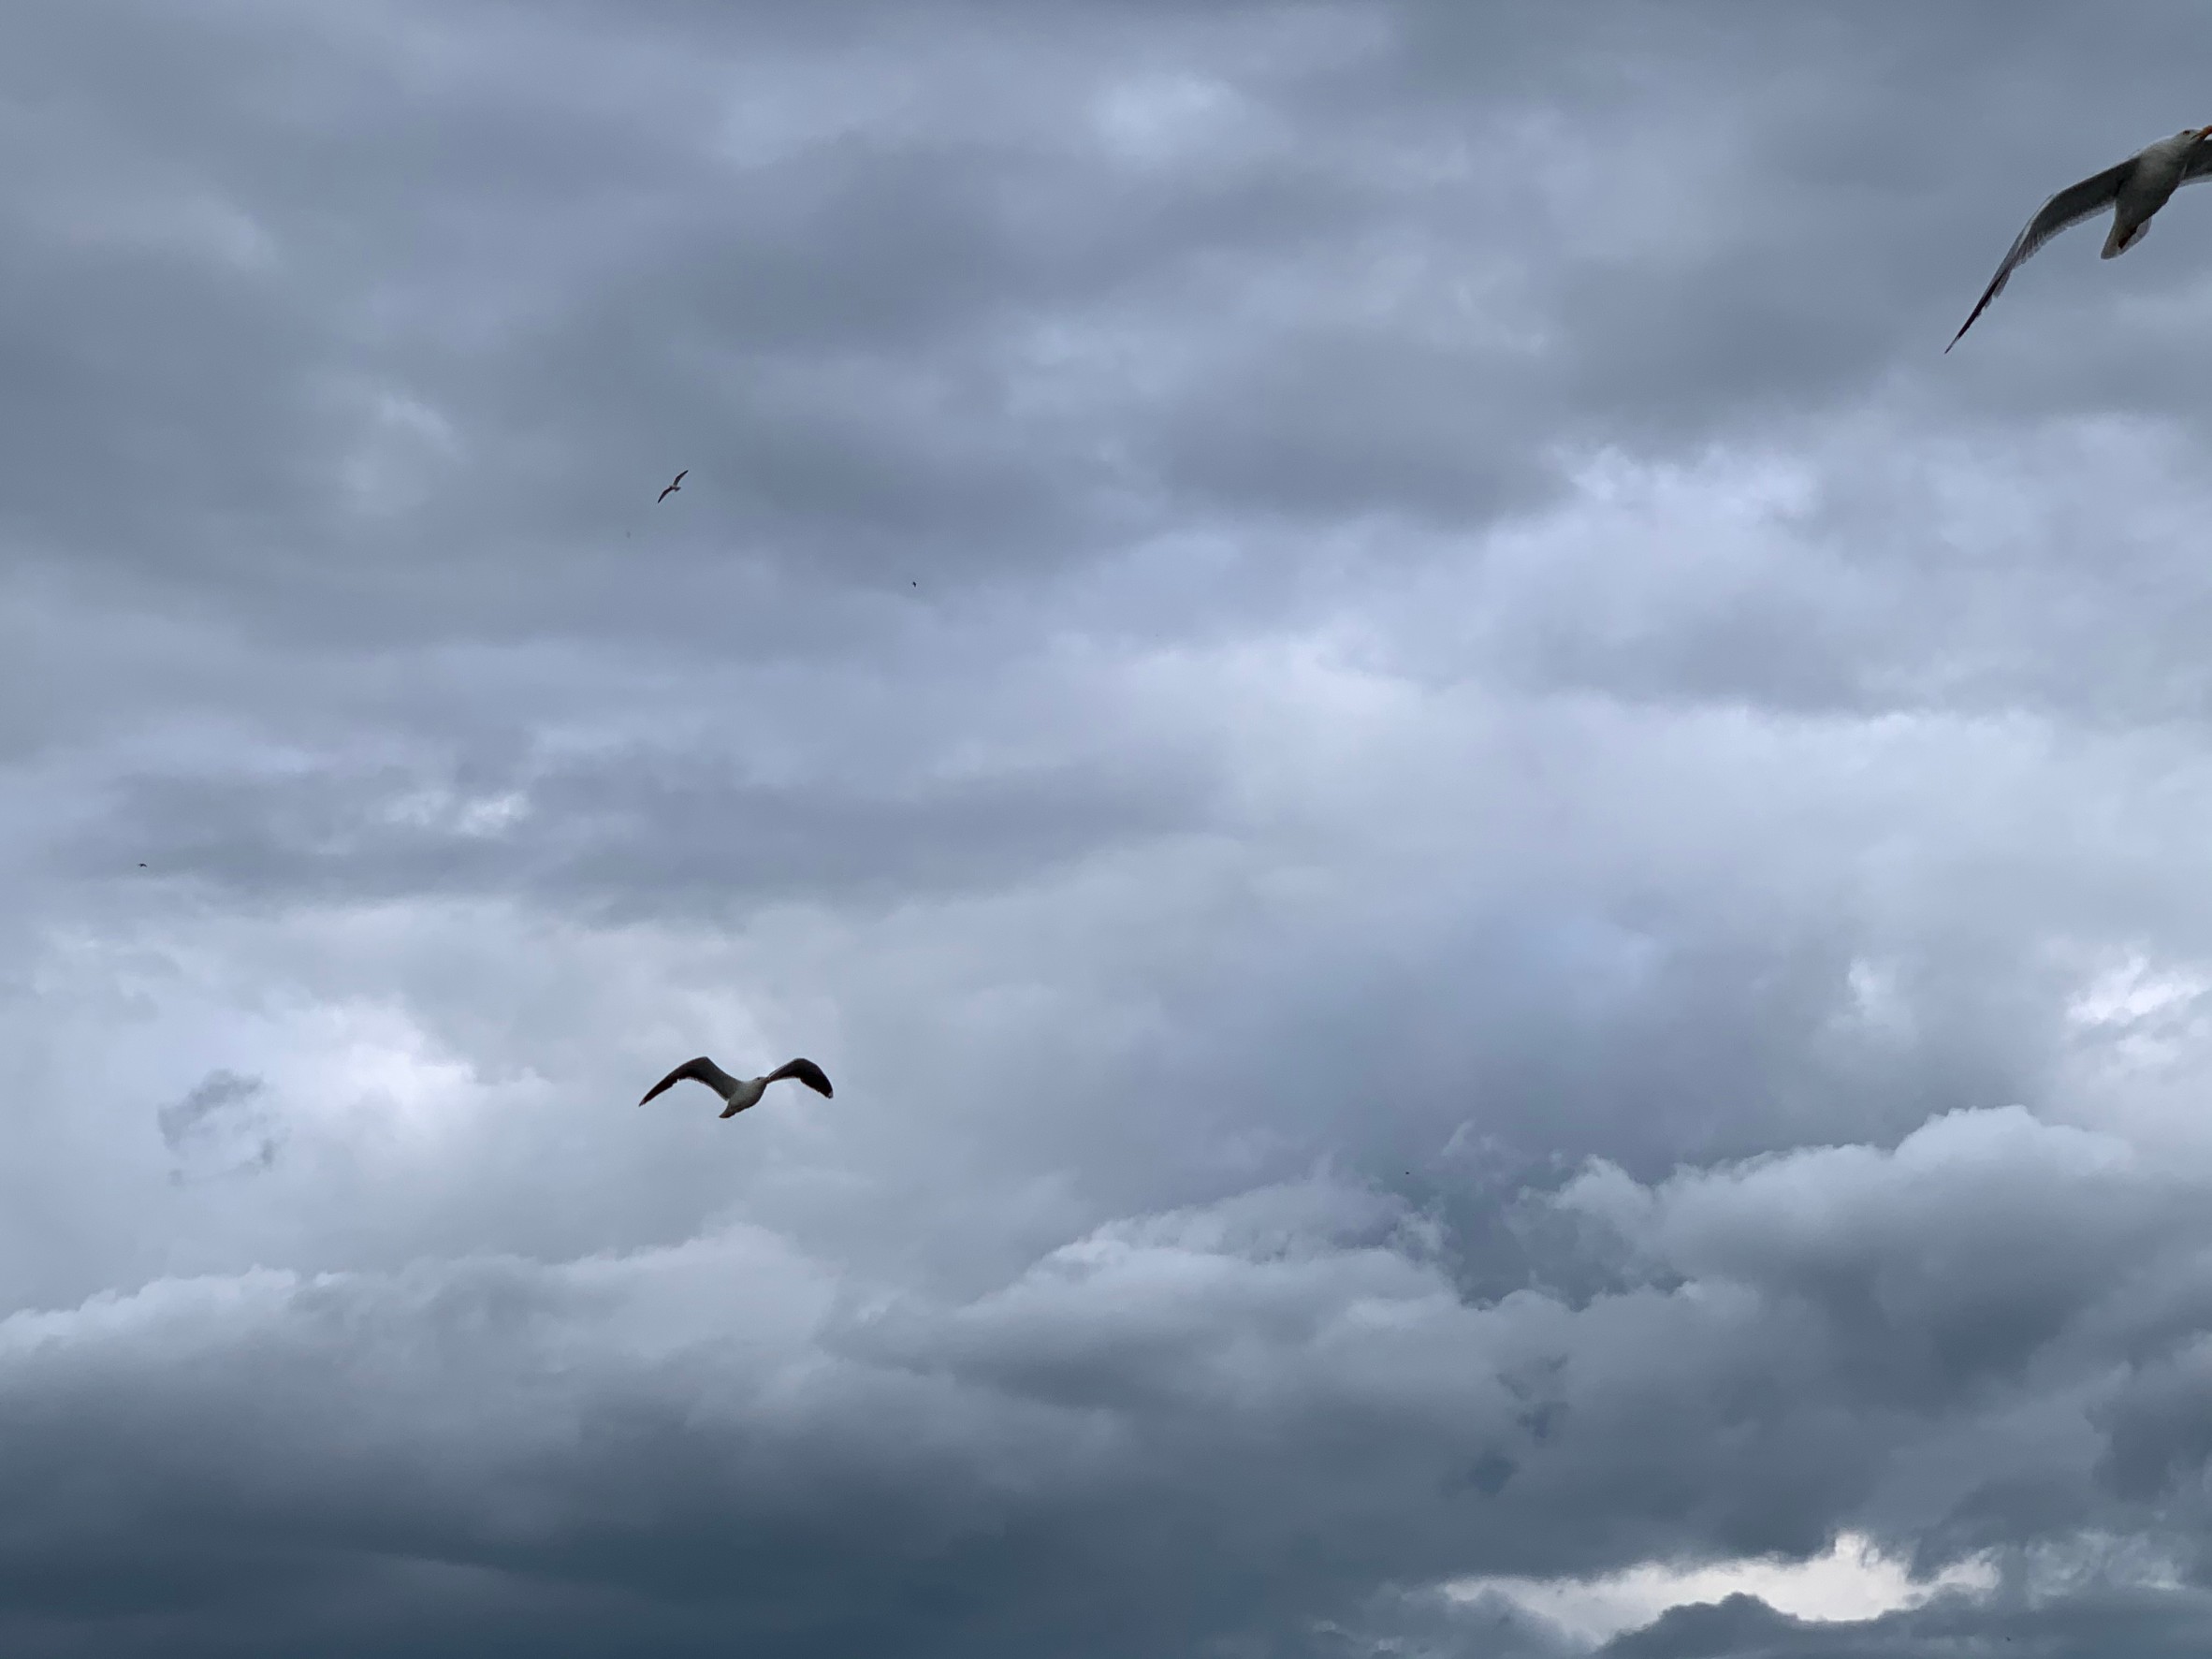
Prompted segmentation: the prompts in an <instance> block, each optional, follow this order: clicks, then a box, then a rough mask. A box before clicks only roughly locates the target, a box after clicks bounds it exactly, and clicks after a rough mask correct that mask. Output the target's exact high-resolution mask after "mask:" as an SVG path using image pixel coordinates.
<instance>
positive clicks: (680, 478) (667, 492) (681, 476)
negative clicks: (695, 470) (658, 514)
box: [653, 467, 691, 507]
mask: <svg viewBox="0 0 2212 1659" xmlns="http://www.w3.org/2000/svg"><path fill="white" fill-rule="evenodd" d="M690 475H691V468H689V467H686V468H685V469H684V470H683V471H682V472H680V473H677V475H676V476H675V477H674V478H673V479H671V480H670V481H669V485H668V488H666V489H663V490H662V492H661V493H660V494H659V495H657V496H655V497H654V498H653V505H654V506H656V507H657V506H659V505H660V504H661V503H662V502H664V501H666V500H667V499H668V498H669V497H670V496H672V495H674V494H675V493H676V492H677V490H679V489H681V488H683V487H684V480H685V479H686V478H687V477H689V476H690Z"/></svg>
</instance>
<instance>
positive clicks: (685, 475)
mask: <svg viewBox="0 0 2212 1659" xmlns="http://www.w3.org/2000/svg"><path fill="white" fill-rule="evenodd" d="M690 476H691V468H689V467H686V468H685V469H684V470H683V471H682V472H680V473H677V475H676V484H671V485H670V486H669V487H668V488H671V489H674V488H676V485H677V484H681V483H682V482H683V481H684V480H685V479H686V478H689V477H690Z"/></svg>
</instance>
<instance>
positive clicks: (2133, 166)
mask: <svg viewBox="0 0 2212 1659" xmlns="http://www.w3.org/2000/svg"><path fill="white" fill-rule="evenodd" d="M2206 138H2212V126H2190V127H2184V128H2182V129H2181V131H2179V132H2177V133H2176V134H2175V135H2174V136H2173V137H2172V138H2161V139H2160V140H2159V141H2158V142H2157V143H2155V144H2152V145H2149V146H2147V148H2145V149H2144V150H2142V151H2141V152H2139V153H2136V154H2134V155H2131V156H2129V157H2128V159H2127V160H2125V161H2123V162H2121V163H2120V164H2119V166H2117V167H2106V168H2105V169H2104V170H2103V172H2101V173H2099V174H2098V175H2097V176H2096V177H2095V178H2093V179H2084V180H2083V181H2082V182H2080V183H2079V184H2070V185H2068V186H2067V187H2066V188H2065V189H2063V190H2061V191H2059V194H2058V195H2056V196H2052V197H2051V199H2050V200H2048V201H2046V202H2045V203H2044V204H2043V211H2041V212H2039V213H2037V214H2036V215H2035V217H2034V218H2032V219H2030V220H2029V221H2028V228H2027V229H2026V230H2023V231H2022V232H2020V240H2018V241H2016V242H2015V243H2014V244H2013V250H2012V252H2011V253H2009V254H2007V255H2005V256H2004V263H2003V264H2002V265H2001V266H1999V267H1998V268H1997V275H1996V276H1995V277H1994V278H1993V279H1991V281H1990V284H1989V286H1988V289H1987V291H1986V292H1985V293H1984V294H1983V295H1982V298H1981V299H1980V300H1979V301H1978V302H1977V303H1976V304H1975V306H1974V309H1973V315H1972V316H1970V317H1968V318H1967V319H1966V321H1965V322H1963V323H1961V324H1960V325H1959V326H1958V332H1957V333H1956V334H1954V335H1952V336H1951V345H1957V343H1958V342H1960V341H1961V340H1963V339H1965V338H1966V331H1967V330H1968V329H1969V328H1971V327H1973V326H1974V317H1978V316H1980V315H1981V314H1982V312H1983V310H1984V308H1985V307H1986V306H1987V305H1988V303H1989V301H1991V300H1992V299H1994V298H1997V297H1998V296H1999V295H2000V294H2001V293H2003V292H2004V284H2005V282H2006V279H2008V278H2009V277H2011V275H2012V274H2013V271H2014V269H2015V268H2016V267H2017V266H2018V265H2019V264H2020V263H2021V262H2022V261H2023V260H2025V259H2026V258H2027V257H2028V256H2029V255H2030V254H2032V253H2034V252H2035V250H2036V249H2038V248H2040V247H2042V246H2043V245H2044V243H2045V242H2047V241H2049V240H2051V238H2053V237H2054V236H2057V235H2058V234H2059V232H2060V231H2061V230H2064V229H2066V228H2067V227H2069V226H2074V225H2079V224H2080V223H2081V222H2082V221H2083V220H2084V219H2090V218H2094V217H2095V216H2096V215H2097V214H2099V213H2102V212H2103V211H2104V210H2105V209H2106V208H2110V209H2111V210H2112V234H2111V235H2110V236H2108V237H2106V238H2105V239H2104V254H2103V257H2104V258H2107V259H2110V258H2112V257H2113V256H2114V255H2118V254H2124V253H2126V252H2127V251H2128V250H2129V249H2130V248H2132V247H2133V246H2134V245H2135V244H2136V243H2137V242H2139V241H2141V240H2143V233H2144V232H2145V231H2146V230H2147V229H2149V228H2150V216H2151V215H2152V214H2153V213H2155V212H2157V211H2159V210H2160V209H2161V208H2162V207H2164V206H2165V205H2166V201H2167V198H2168V197H2170V196H2173V194H2174V192H2176V190H2178V189H2180V188H2181V186H2183V185H2184V184H2194V183H2196V182H2198V181H2199V180H2202V179H2205V178H2212V144H2207V143H2206V142H2205V139H2206ZM1951 345H1946V346H1945V347H1943V349H1944V350H1945V351H1949V350H1950V349H1951Z"/></svg>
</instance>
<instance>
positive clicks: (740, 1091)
mask: <svg viewBox="0 0 2212 1659" xmlns="http://www.w3.org/2000/svg"><path fill="white" fill-rule="evenodd" d="M786 1077H795V1078H797V1079H798V1080H799V1082H801V1083H803V1084H806V1085H807V1086H808V1088H810V1089H812V1090H813V1091H814V1092H815V1093H816V1094H818V1095H827V1094H830V1093H831V1092H832V1090H831V1088H830V1080H829V1079H828V1078H827V1077H825V1076H823V1075H822V1068H821V1067H820V1066H817V1065H816V1064H815V1063H814V1062H813V1061H812V1060H789V1061H786V1062H785V1063H784V1064H783V1065H780V1066H779V1067H777V1068H776V1070H773V1071H771V1072H769V1073H768V1075H767V1076H765V1077H732V1076H731V1075H730V1074H729V1073H728V1072H727V1071H724V1070H722V1069H721V1068H720V1066H718V1065H716V1064H715V1063H714V1062H713V1061H712V1060H710V1059H708V1058H707V1057H706V1055H700V1056H699V1057H698V1058H697V1059H695V1060H686V1061H685V1062H684V1063H683V1064H682V1065H680V1066H678V1067H677V1069H676V1070H673V1071H671V1072H670V1073H669V1074H668V1075H667V1076H666V1077H663V1078H662V1080H661V1081H660V1082H659V1083H656V1084H653V1086H652V1087H651V1088H649V1089H648V1090H646V1092H645V1100H640V1101H639V1102H638V1104H639V1105H640V1106H643V1105H644V1104H645V1103H646V1100H649V1099H652V1098H653V1097H654V1096H655V1095H657V1094H659V1093H660V1092H661V1091H662V1089H665V1088H671V1087H674V1086H675V1085H676V1084H679V1083H683V1082H685V1081H687V1080H689V1081H690V1082H692V1083H703V1084H706V1086H707V1087H708V1088H710V1089H712V1090H713V1091H714V1092H715V1093H716V1094H718V1095H720V1096H721V1098H722V1099H724V1100H726V1101H728V1102H729V1104H728V1105H726V1106H724V1107H723V1108H722V1113H721V1114H722V1115H723V1116H724V1117H735V1116H736V1115H737V1114H738V1113H740V1112H743V1111H744V1110H745V1109H746V1108H747V1107H748V1106H750V1105H753V1104H755V1103H756V1102H757V1101H758V1100H759V1099H760V1098H761V1097H762V1096H763V1095H764V1094H766V1093H767V1092H768V1085H769V1084H772V1083H778V1082H780V1081H781V1080H782V1079H784V1078H786Z"/></svg>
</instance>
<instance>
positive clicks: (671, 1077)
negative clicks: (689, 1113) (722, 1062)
mask: <svg viewBox="0 0 2212 1659" xmlns="http://www.w3.org/2000/svg"><path fill="white" fill-rule="evenodd" d="M736 1082H737V1080H736V1079H735V1077H732V1076H731V1075H730V1074H729V1073H728V1072H727V1071H724V1070H722V1069H721V1068H720V1066H718V1065H716V1064H715V1063H714V1062H713V1061H712V1060H710V1059H708V1058H707V1057H706V1055H700V1056H699V1057H698V1058H697V1059H695V1060H686V1061H685V1062H684V1063H683V1064H682V1065H680V1066H678V1067H677V1069H676V1070H673V1071H671V1072H670V1073H669V1074H668V1075H667V1076H666V1077H663V1078H662V1080H661V1081H660V1082H659V1083H656V1084H653V1086H652V1087H651V1088H649V1089H648V1090H646V1092H645V1100H640V1101H639V1102H638V1104H639V1105H640V1106H643V1105H644V1104H645V1103H646V1100H649V1099H652V1098H653V1097H654V1096H655V1095H657V1094H659V1093H660V1092H661V1091H662V1089H666V1088H672V1087H674V1086H675V1085H676V1084H679V1083H703V1084H706V1086H707V1087H708V1088H710V1089H712V1090H713V1091H714V1092H715V1093H716V1094H718V1095H722V1096H725V1097H726V1096H727V1095H728V1094H729V1092H730V1090H731V1088H732V1087H733V1086H734V1085H735V1084H736Z"/></svg>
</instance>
